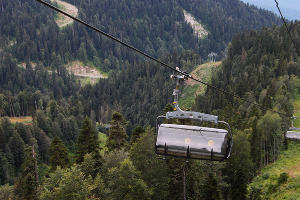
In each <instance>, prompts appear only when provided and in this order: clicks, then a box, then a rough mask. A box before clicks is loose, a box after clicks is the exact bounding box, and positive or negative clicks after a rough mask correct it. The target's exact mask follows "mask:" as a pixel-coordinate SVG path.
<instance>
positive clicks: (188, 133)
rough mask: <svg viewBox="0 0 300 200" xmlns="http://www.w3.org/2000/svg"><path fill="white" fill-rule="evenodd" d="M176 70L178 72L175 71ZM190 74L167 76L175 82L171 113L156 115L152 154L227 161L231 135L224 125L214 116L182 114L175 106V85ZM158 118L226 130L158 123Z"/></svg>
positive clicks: (176, 96)
mask: <svg viewBox="0 0 300 200" xmlns="http://www.w3.org/2000/svg"><path fill="white" fill-rule="evenodd" d="M177 70H178V69H177ZM189 76H190V75H188V74H186V75H171V78H173V79H176V81H177V82H176V89H174V92H173V95H174V103H173V104H174V107H175V108H174V110H175V111H172V112H167V113H166V115H165V116H158V117H157V120H156V133H157V137H156V143H155V152H156V154H159V155H163V156H174V157H181V158H187V159H199V160H211V161H222V160H224V159H227V158H229V156H230V153H231V149H232V144H233V141H232V133H231V129H230V126H229V124H228V123H226V122H224V121H218V116H214V115H210V114H205V113H199V112H192V111H182V110H181V109H180V107H179V104H178V95H179V83H180V82H182V81H183V80H185V79H187V78H188V77H189ZM161 118H165V119H191V120H196V121H201V122H212V123H215V124H224V125H226V126H227V128H228V130H225V129H217V128H209V127H199V126H190V125H178V124H164V123H159V121H160V119H161Z"/></svg>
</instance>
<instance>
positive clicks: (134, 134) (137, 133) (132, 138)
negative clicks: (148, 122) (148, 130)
mask: <svg viewBox="0 0 300 200" xmlns="http://www.w3.org/2000/svg"><path fill="white" fill-rule="evenodd" d="M142 133H145V129H144V128H143V127H141V126H137V127H135V128H134V129H133V131H132V134H131V136H130V143H135V142H137V140H138V139H139V138H140V137H141V134H142Z"/></svg>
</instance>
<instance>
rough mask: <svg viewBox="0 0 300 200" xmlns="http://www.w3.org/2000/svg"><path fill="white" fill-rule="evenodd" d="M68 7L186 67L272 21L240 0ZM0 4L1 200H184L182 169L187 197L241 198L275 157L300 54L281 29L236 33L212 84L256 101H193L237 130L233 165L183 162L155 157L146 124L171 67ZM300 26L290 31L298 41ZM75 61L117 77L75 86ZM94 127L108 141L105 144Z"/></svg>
mask: <svg viewBox="0 0 300 200" xmlns="http://www.w3.org/2000/svg"><path fill="white" fill-rule="evenodd" d="M70 2H71V3H73V4H75V5H76V6H77V7H78V8H79V12H80V18H82V19H84V20H87V21H89V22H91V23H93V24H95V25H97V26H99V27H100V28H103V29H104V30H105V31H107V32H109V33H112V34H114V35H116V36H118V37H121V38H122V39H123V40H124V41H127V42H129V43H132V44H134V45H135V46H136V47H138V48H140V49H142V50H145V51H146V52H148V53H150V54H152V55H156V56H158V55H159V56H161V58H160V59H162V60H163V61H164V62H167V63H168V64H171V65H172V66H182V67H183V69H184V70H186V71H191V70H192V68H193V66H195V65H198V64H200V63H201V62H202V60H203V58H205V57H206V55H207V53H208V52H210V51H216V52H218V53H220V52H221V51H224V48H225V46H226V43H227V42H229V41H230V40H231V38H232V37H233V35H234V34H235V33H238V32H243V31H246V30H249V29H258V28H261V27H263V26H266V25H271V24H273V23H278V18H276V17H274V15H273V14H271V13H269V12H266V11H263V10H258V9H256V8H253V7H249V6H246V5H244V4H241V3H240V2H239V1H237V0H236V1H235V0H234V1H230V2H229V3H228V2H225V1H218V2H215V1H203V2H202V3H201V4H198V2H197V1H172V2H171V3H170V2H169V1H155V0H154V1H151V3H148V1H147V2H145V1H141V0H140V1H132V0H131V1H129V0H128V1H122V3H120V2H118V1H106V0H105V1H101V2H99V1H96V0H91V1H77V0H74V1H70ZM0 6H1V7H0V9H1V12H0V20H1V21H0V24H1V29H0V34H1V35H0V42H1V47H0V48H1V49H0V117H2V118H1V121H0V164H1V165H0V184H1V185H4V184H10V185H13V186H9V185H5V186H1V187H0V195H2V196H0V199H9V196H11V198H12V196H15V197H16V198H17V199H87V198H89V199H121V198H125V199H180V198H182V195H183V188H182V179H183V177H182V168H183V167H185V169H186V172H187V174H186V175H187V188H188V190H187V196H188V199H216V200H217V199H245V198H246V186H247V183H248V182H249V181H250V180H251V178H252V177H253V176H254V175H255V172H256V170H257V169H260V168H261V167H263V166H264V165H266V164H268V163H271V162H273V161H275V160H276V159H277V158H278V155H279V152H280V151H281V150H282V148H283V147H282V144H283V135H282V133H283V132H284V131H285V129H286V128H287V127H288V126H289V117H290V116H291V115H292V112H293V108H292V105H291V103H290V100H291V99H292V98H293V93H294V80H293V75H298V74H299V53H300V52H299V47H293V46H291V43H290V41H289V39H288V37H287V35H286V32H285V30H284V28H283V27H273V28H270V29H263V30H262V31H258V32H256V31H251V32H248V33H243V34H240V35H238V36H236V37H235V38H234V39H233V40H232V42H231V44H230V45H229V47H228V53H227V57H226V58H225V60H224V61H223V65H222V68H221V69H220V70H218V72H217V73H216V74H215V75H214V76H213V78H212V81H211V82H212V84H213V85H216V86H218V87H220V88H222V89H225V90H228V91H230V92H234V93H236V94H238V95H240V96H242V97H244V98H247V99H250V101H251V102H252V103H248V102H242V101H240V100H238V99H235V98H233V97H232V96H226V95H224V94H221V93H218V92H217V91H214V90H211V89H208V90H207V91H206V93H205V95H204V96H199V97H198V98H197V99H196V103H195V105H194V109H195V110H198V111H205V112H208V113H216V114H218V115H219V116H220V117H221V118H222V119H224V120H226V121H228V122H229V123H230V124H231V126H232V127H233V128H234V134H235V136H234V141H235V145H234V148H233V152H232V157H231V159H229V161H228V162H225V163H209V162H202V161H191V162H189V163H188V164H184V163H183V162H182V160H180V159H172V158H168V159H166V160H161V159H158V157H157V156H156V155H155V154H154V152H153V143H154V130H153V129H152V128H151V127H150V126H151V125H152V126H153V124H154V120H155V117H156V116H158V115H159V114H161V113H163V112H165V111H167V110H168V109H169V106H167V107H166V109H164V107H165V105H166V104H167V102H170V101H171V98H172V97H171V93H172V89H173V86H174V84H173V83H172V82H171V81H166V80H168V78H169V75H170V72H169V71H167V70H165V69H163V68H160V67H159V66H158V65H155V64H153V63H150V62H148V61H144V60H142V59H141V58H140V57H138V56H137V55H135V54H132V53H131V52H129V51H128V50H127V49H125V48H123V47H120V46H119V45H116V44H114V43H112V42H111V41H109V40H107V39H105V38H102V37H101V36H99V35H97V34H95V33H93V32H91V31H88V30H86V29H85V28H83V27H82V26H80V25H78V24H76V23H75V24H73V25H72V26H68V27H66V28H64V29H61V30H60V29H59V28H58V27H57V26H56V24H55V22H54V20H53V19H54V15H55V13H53V12H51V11H50V10H47V9H45V8H43V7H41V6H40V5H39V4H36V3H35V2H30V3H29V2H24V1H21V0H17V1H6V0H0ZM202 6H203V7H202ZM208 7H209V8H210V9H208ZM182 8H184V9H185V10H187V11H189V12H191V13H192V14H193V15H194V16H195V17H196V18H197V19H198V20H200V21H201V22H202V23H203V24H205V25H206V26H207V29H208V30H209V32H210V36H208V38H206V39H204V40H198V39H197V38H195V37H194V36H193V32H192V29H191V27H190V26H188V25H187V24H185V23H184V19H183V13H182ZM21 11H22V12H21ZM18 13H19V14H20V13H21V14H22V15H21V16H20V15H18ZM41 13H42V14H41ZM214 13H216V15H214ZM212 16H214V17H212ZM8 19H10V20H9V21H11V23H6V22H7V21H8ZM2 25H3V26H2ZM20 27H21V28H20ZM299 27H300V24H299V23H294V24H291V33H292V34H293V35H294V37H295V38H296V39H295V40H296V42H297V43H299V41H300V40H299V38H300V34H299V30H300V29H299ZM229 29H230V30H229ZM297 48H298V49H297ZM73 59H79V60H81V61H84V62H93V63H94V64H95V65H96V66H98V67H99V68H101V69H102V70H105V71H109V70H112V69H119V70H117V71H114V72H111V73H110V76H109V78H108V79H107V80H100V81H99V83H97V84H96V85H94V86H91V85H87V86H85V87H80V85H79V84H78V82H77V81H76V80H75V78H74V77H73V76H72V75H69V74H68V73H67V72H66V70H65V68H64V67H63V64H64V63H66V62H68V61H71V60H73ZM31 61H34V62H35V63H37V66H35V67H33V65H32V64H31ZM20 62H25V63H26V69H22V68H21V67H20V65H19V63H20ZM45 66H49V67H45ZM255 102H257V103H259V104H261V105H263V106H264V107H266V108H267V109H269V110H270V111H271V110H275V111H279V112H280V113H284V115H283V114H276V113H273V112H270V111H265V110H261V109H260V108H259V107H257V106H255V105H254V103H255ZM114 111H119V112H120V113H122V114H123V115H122V114H120V113H118V112H114ZM26 115H31V116H33V122H32V123H31V124H29V125H24V124H22V123H16V124H12V123H11V122H10V121H9V118H7V117H13V116H26ZM85 116H88V117H85ZM96 121H98V122H101V123H105V124H109V126H107V125H103V124H101V123H96ZM138 125H140V126H138ZM105 127H109V130H108V131H107V130H106V129H105ZM99 130H101V131H103V132H106V134H108V137H107V140H106V141H102V143H101V145H100V144H99V143H100V142H98V140H97V136H98V131H99ZM100 146H102V148H101V147H100ZM54 149H57V151H54ZM184 165H185V166H184Z"/></svg>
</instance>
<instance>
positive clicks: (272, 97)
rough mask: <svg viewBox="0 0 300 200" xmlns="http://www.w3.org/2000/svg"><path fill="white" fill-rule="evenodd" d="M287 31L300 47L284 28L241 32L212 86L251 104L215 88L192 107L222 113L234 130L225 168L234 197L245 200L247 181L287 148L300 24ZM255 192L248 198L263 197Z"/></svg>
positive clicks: (299, 66)
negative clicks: (286, 137)
mask: <svg viewBox="0 0 300 200" xmlns="http://www.w3.org/2000/svg"><path fill="white" fill-rule="evenodd" d="M289 27H290V29H291V34H292V36H293V38H294V39H295V41H296V46H294V45H293V44H292V42H291V40H290V38H289V37H288V34H287V33H286V29H285V27H284V26H282V27H274V28H271V29H264V30H262V31H259V32H255V31H251V32H249V33H245V34H241V35H239V36H236V37H235V38H234V39H233V40H232V42H231V44H230V45H229V49H228V57H227V58H226V59H225V60H223V64H222V69H221V70H219V71H218V72H217V73H216V74H215V75H214V76H213V78H212V82H211V84H213V85H215V86H217V87H219V88H221V89H224V90H226V91H229V92H230V93H234V94H236V95H238V96H240V97H243V98H244V99H246V100H247V101H242V100H241V99H238V98H235V97H233V95H227V94H224V93H220V92H218V91H216V90H213V89H211V88H208V90H207V91H206V94H205V95H203V96H198V97H197V99H196V104H195V106H194V109H196V110H200V111H205V112H208V113H211V112H213V113H218V115H219V116H222V119H223V120H226V121H228V122H229V123H230V125H231V126H232V127H233V128H234V147H233V152H232V155H231V158H230V159H229V161H228V162H227V163H226V165H227V167H225V168H224V170H223V173H224V174H223V178H224V180H225V182H226V183H228V184H229V185H230V190H229V194H228V195H230V196H231V197H232V199H245V198H246V186H247V183H248V181H250V180H251V178H252V177H253V176H254V175H255V174H256V172H258V171H259V169H261V168H262V167H264V166H266V165H268V164H270V163H272V162H274V161H276V160H277V159H278V156H279V154H280V152H281V151H282V150H283V149H284V148H285V147H286V145H284V144H285V141H284V133H285V132H286V130H287V129H288V128H289V126H290V119H291V117H292V114H293V99H294V98H295V92H296V91H295V90H296V87H295V84H296V79H295V76H299V69H300V60H299V55H300V54H299V53H300V49H299V45H298V44H299V41H300V40H299V38H300V32H299V30H300V29H299V27H300V23H299V22H297V23H292V24H290V26H289ZM255 103H258V104H259V105H260V106H257V105H255ZM262 108H263V109H262ZM219 187H220V189H221V188H222V187H223V186H222V185H219ZM256 189H257V188H256ZM273 189H274V190H276V188H273ZM254 190H255V188H254ZM254 190H253V191H251V192H253V194H252V196H251V195H250V196H249V198H250V199H258V196H259V195H260V194H258V196H257V195H256V196H253V195H255V194H256V193H257V192H259V191H254Z"/></svg>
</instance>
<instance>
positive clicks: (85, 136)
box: [76, 117, 103, 177]
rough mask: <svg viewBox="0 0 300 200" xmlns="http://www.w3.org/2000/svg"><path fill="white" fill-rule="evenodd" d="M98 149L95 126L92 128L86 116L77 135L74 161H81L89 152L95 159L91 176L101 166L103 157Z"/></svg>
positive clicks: (95, 173)
mask: <svg viewBox="0 0 300 200" xmlns="http://www.w3.org/2000/svg"><path fill="white" fill-rule="evenodd" d="M99 150H100V146H99V143H98V136H97V132H96V130H95V128H93V126H92V123H91V121H90V120H89V118H88V117H86V118H85V119H84V121H83V125H82V128H81V130H80V133H79V136H78V141H77V151H76V162H77V163H82V162H83V161H84V156H85V155H86V154H88V153H91V154H92V157H93V159H94V160H95V162H94V163H95V164H94V167H93V169H94V174H92V176H93V177H95V176H96V175H97V173H98V172H99V171H100V169H101V166H102V161H103V159H102V156H101V155H100V152H99Z"/></svg>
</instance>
